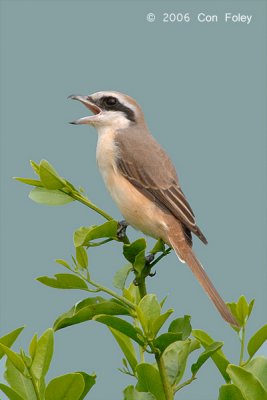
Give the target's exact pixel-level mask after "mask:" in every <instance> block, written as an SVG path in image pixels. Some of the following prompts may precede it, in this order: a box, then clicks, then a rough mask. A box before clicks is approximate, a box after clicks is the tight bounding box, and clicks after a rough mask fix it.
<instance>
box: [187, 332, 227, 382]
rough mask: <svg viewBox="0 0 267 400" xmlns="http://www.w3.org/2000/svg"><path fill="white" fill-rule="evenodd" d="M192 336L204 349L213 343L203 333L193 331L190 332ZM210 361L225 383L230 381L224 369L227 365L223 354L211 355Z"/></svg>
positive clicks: (218, 352)
mask: <svg viewBox="0 0 267 400" xmlns="http://www.w3.org/2000/svg"><path fill="white" fill-rule="evenodd" d="M192 335H193V336H194V337H195V338H196V339H197V340H199V342H200V343H201V345H202V346H203V347H204V349H206V348H207V347H208V346H209V345H211V344H212V343H214V342H215V340H213V339H212V338H211V337H210V336H209V335H208V334H207V333H206V332H205V331H202V330H200V329H199V330H197V329H194V330H193V331H192ZM211 358H212V360H213V361H214V363H215V365H216V367H217V368H218V370H219V371H220V373H221V374H222V376H223V378H224V379H225V381H226V382H229V381H230V378H229V375H228V374H227V372H226V368H227V366H228V364H229V361H228V360H227V358H226V356H225V354H224V353H223V351H222V350H218V351H217V352H216V353H215V354H213V355H212V357H211Z"/></svg>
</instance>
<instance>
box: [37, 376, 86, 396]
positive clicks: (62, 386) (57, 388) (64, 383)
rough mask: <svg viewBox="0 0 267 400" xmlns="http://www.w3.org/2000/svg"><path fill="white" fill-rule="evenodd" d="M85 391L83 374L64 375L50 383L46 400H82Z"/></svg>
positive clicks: (46, 392)
mask: <svg viewBox="0 0 267 400" xmlns="http://www.w3.org/2000/svg"><path fill="white" fill-rule="evenodd" d="M84 389H85V383H84V379H83V377H82V375H81V374H79V373H73V374H67V375H62V376H59V377H57V378H55V379H53V380H52V381H50V382H49V384H48V386H47V388H46V391H45V400H80V399H81V398H82V397H81V396H82V395H83V392H84Z"/></svg>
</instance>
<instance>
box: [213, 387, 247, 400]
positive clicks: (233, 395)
mask: <svg viewBox="0 0 267 400" xmlns="http://www.w3.org/2000/svg"><path fill="white" fill-rule="evenodd" d="M218 400H245V399H244V397H243V396H242V393H241V392H240V390H239V389H238V387H237V386H235V385H233V384H228V385H223V386H221V387H220V392H219V398H218Z"/></svg>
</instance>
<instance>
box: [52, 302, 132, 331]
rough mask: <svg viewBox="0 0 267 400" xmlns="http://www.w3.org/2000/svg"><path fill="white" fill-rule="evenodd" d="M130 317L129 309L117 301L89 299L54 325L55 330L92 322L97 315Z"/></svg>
mask: <svg viewBox="0 0 267 400" xmlns="http://www.w3.org/2000/svg"><path fill="white" fill-rule="evenodd" d="M102 314H106V315H129V309H128V308H127V307H125V306H124V304H122V303H120V302H118V301H117V300H115V299H111V300H105V299H104V298H102V297H100V296H97V297H89V298H88V299H84V300H82V301H80V302H78V303H76V304H75V305H74V307H72V308H71V309H70V310H69V311H67V312H66V313H64V314H62V315H61V316H60V317H59V318H58V319H57V320H56V321H55V323H54V330H56V331H57V330H59V329H62V328H65V327H67V326H71V325H76V324H80V323H82V322H86V321H90V320H91V319H92V318H93V317H95V316H96V315H102Z"/></svg>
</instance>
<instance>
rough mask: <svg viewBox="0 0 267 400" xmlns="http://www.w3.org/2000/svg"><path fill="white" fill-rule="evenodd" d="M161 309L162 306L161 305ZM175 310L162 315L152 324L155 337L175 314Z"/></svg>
mask: <svg viewBox="0 0 267 400" xmlns="http://www.w3.org/2000/svg"><path fill="white" fill-rule="evenodd" d="M160 307H161V304H160ZM173 311H174V310H173V309H170V310H168V311H166V312H165V313H164V314H161V315H160V316H159V317H158V318H156V319H155V320H154V322H153V324H152V331H153V332H154V334H155V336H156V335H157V334H158V332H159V330H160V329H161V328H162V326H163V325H164V324H165V322H166V321H167V319H168V318H169V316H170V315H171V314H172V313H173Z"/></svg>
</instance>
